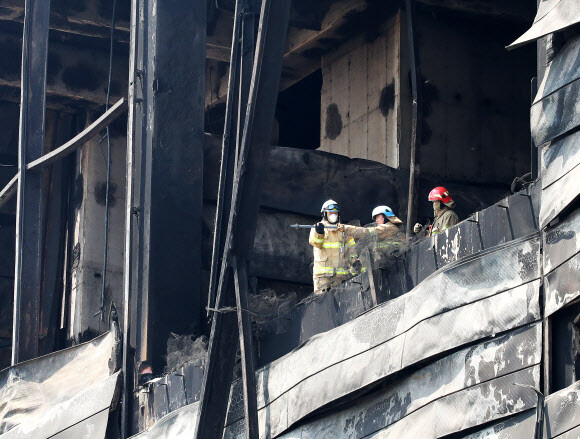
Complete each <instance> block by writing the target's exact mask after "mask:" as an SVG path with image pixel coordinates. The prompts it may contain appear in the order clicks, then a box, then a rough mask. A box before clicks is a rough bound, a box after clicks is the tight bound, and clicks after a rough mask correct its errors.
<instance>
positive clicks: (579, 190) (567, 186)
mask: <svg viewBox="0 0 580 439" xmlns="http://www.w3.org/2000/svg"><path fill="white" fill-rule="evenodd" d="M579 102H580V101H579ZM579 181H580V166H576V167H575V168H573V169H572V170H571V171H570V172H568V173H567V174H565V175H564V176H562V177H561V178H560V179H559V180H557V181H556V182H555V183H553V184H551V185H550V186H549V187H547V188H543V189H542V207H541V209H540V227H541V228H544V227H546V226H547V225H548V224H549V223H550V222H551V221H552V220H553V219H554V218H556V217H557V216H558V215H559V214H560V213H561V212H562V211H563V210H564V209H566V208H567V207H568V206H569V205H570V204H571V203H572V202H573V201H574V200H576V199H577V198H578V196H579V195H580V185H578V182H579Z"/></svg>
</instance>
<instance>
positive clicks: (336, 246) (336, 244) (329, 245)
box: [322, 242, 340, 248]
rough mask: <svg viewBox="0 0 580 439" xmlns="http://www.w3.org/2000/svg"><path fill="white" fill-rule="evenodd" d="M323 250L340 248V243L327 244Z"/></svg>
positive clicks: (323, 245) (323, 246)
mask: <svg viewBox="0 0 580 439" xmlns="http://www.w3.org/2000/svg"><path fill="white" fill-rule="evenodd" d="M322 248H340V242H325V243H324V244H322Z"/></svg>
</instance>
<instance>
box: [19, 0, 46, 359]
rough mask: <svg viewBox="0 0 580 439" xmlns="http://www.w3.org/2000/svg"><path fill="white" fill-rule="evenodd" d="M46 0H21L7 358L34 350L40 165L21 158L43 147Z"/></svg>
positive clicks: (28, 354)
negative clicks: (29, 168)
mask: <svg viewBox="0 0 580 439" xmlns="http://www.w3.org/2000/svg"><path fill="white" fill-rule="evenodd" d="M49 17H50V0H26V2H25V18H24V34H23V41H22V78H21V99H20V133H19V139H18V195H17V207H16V209H17V210H16V257H15V268H14V316H13V332H12V364H16V363H19V362H22V361H25V360H28V359H31V358H34V357H36V356H38V336H39V318H40V316H39V307H40V291H41V277H42V267H41V261H42V257H41V252H42V171H40V172H26V163H27V162H30V161H33V160H35V159H37V158H39V157H40V156H41V155H42V153H43V151H44V117H45V104H46V63H47V51H48V26H49Z"/></svg>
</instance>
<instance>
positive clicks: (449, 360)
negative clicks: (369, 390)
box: [281, 324, 542, 439]
mask: <svg viewBox="0 0 580 439" xmlns="http://www.w3.org/2000/svg"><path fill="white" fill-rule="evenodd" d="M541 334H542V332H541V326H540V325H539V324H534V325H532V326H530V327H526V328H522V329H519V330H516V331H513V332H511V333H509V334H507V335H504V336H502V337H498V338H496V339H494V340H492V341H490V342H486V343H481V344H479V345H476V346H473V347H470V348H466V349H462V350H461V351H459V352H456V353H454V354H452V355H449V356H447V357H445V358H442V359H440V360H437V361H436V362H434V363H432V364H430V365H428V366H426V367H424V368H422V369H420V370H418V371H417V372H414V373H413V374H411V375H409V376H408V377H406V378H403V379H401V380H398V381H396V382H394V383H392V384H390V385H388V386H387V387H385V388H381V389H380V390H377V391H375V392H374V394H373V395H370V396H368V397H365V398H363V399H359V400H355V401H353V402H352V403H351V404H350V405H348V406H347V407H346V408H344V409H342V410H340V411H339V412H337V413H333V414H332V415H329V416H325V417H324V418H322V419H318V420H316V421H312V422H309V423H307V424H306V425H303V426H301V427H299V428H297V429H296V430H293V431H291V432H289V433H287V434H284V435H282V436H281V437H282V438H292V437H300V438H302V439H314V438H319V437H332V438H336V439H339V438H340V439H354V438H360V437H366V436H367V435H370V434H373V433H375V432H377V431H379V430H381V429H383V428H385V427H387V426H390V425H392V424H395V423H397V422H402V423H405V422H406V419H405V418H406V417H407V416H409V415H411V414H412V413H413V412H415V411H417V410H419V409H421V408H423V407H425V406H427V405H429V404H434V403H435V401H437V400H439V399H442V398H445V397H447V396H448V395H451V394H454V393H458V392H465V391H466V390H468V389H471V388H474V387H475V386H478V385H479V384H481V383H483V382H487V381H489V380H492V379H495V378H498V377H501V376H506V375H509V374H511V373H514V372H517V371H519V370H521V369H525V368H527V367H530V366H534V365H537V364H539V363H540V361H541V344H542V343H541V340H542V337H541ZM499 399H500V398H497V400H496V406H499V403H500V401H499ZM514 409H515V408H512V409H511V410H509V411H508V412H506V413H505V414H501V415H503V416H508V415H510V414H512V413H514V412H515V411H516V410H514ZM486 410H487V406H483V407H482V412H485V411H486ZM425 436H426V435H422V436H421V437H425ZM405 437H407V436H405Z"/></svg>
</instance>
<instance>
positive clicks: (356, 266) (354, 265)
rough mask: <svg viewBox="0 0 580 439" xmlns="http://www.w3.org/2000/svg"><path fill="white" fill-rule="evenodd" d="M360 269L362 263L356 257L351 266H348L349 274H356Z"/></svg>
mask: <svg viewBox="0 0 580 439" xmlns="http://www.w3.org/2000/svg"><path fill="white" fill-rule="evenodd" d="M361 269H362V264H361V262H360V261H359V260H358V259H357V260H356V261H354V262H353V263H352V266H351V267H350V272H351V274H354V275H357V274H360V272H361Z"/></svg>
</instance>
